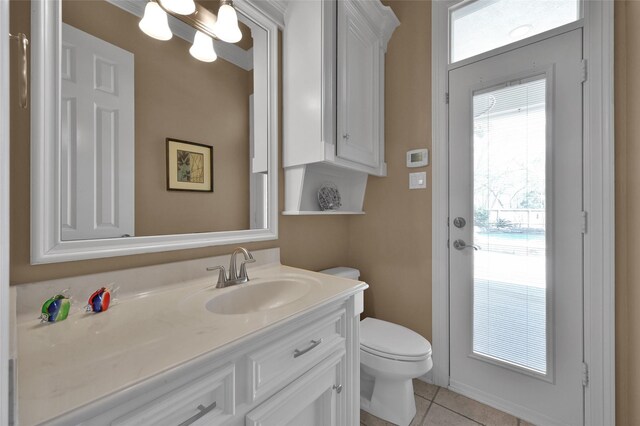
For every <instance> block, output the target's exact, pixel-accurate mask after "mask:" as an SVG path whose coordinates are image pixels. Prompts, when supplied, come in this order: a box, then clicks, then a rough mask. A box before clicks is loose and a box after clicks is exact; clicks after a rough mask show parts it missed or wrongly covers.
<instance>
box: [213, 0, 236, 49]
mask: <svg viewBox="0 0 640 426" xmlns="http://www.w3.org/2000/svg"><path fill="white" fill-rule="evenodd" d="M213 32H214V33H215V34H216V36H217V37H218V38H219V39H220V40H222V41H226V42H227V43H236V42H239V41H240V39H242V33H241V32H240V28H239V27H238V15H237V14H236V10H235V9H234V8H233V6H231V5H230V4H227V3H223V4H222V6H220V9H218V20H217V21H216V23H215V24H214V25H213Z"/></svg>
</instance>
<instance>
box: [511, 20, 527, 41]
mask: <svg viewBox="0 0 640 426" xmlns="http://www.w3.org/2000/svg"><path fill="white" fill-rule="evenodd" d="M532 28H533V27H532V26H531V25H530V24H526V25H520V26H519V27H516V28H514V29H512V30H511V31H510V32H509V37H511V38H515V39H520V38H522V37H524V36H526V35H527V34H529V31H531V29H532Z"/></svg>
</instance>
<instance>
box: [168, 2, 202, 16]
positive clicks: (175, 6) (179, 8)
mask: <svg viewBox="0 0 640 426" xmlns="http://www.w3.org/2000/svg"><path fill="white" fill-rule="evenodd" d="M160 3H162V7H164V8H165V9H167V10H168V11H169V12H173V13H177V14H178V15H191V14H193V12H195V11H196V4H195V3H194V1H193V0H160Z"/></svg>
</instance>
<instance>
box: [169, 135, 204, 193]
mask: <svg viewBox="0 0 640 426" xmlns="http://www.w3.org/2000/svg"><path fill="white" fill-rule="evenodd" d="M167 189H168V190H170V191H200V192H213V147H211V146H209V145H202V144H199V143H194V142H187V141H181V140H179V139H172V138H167Z"/></svg>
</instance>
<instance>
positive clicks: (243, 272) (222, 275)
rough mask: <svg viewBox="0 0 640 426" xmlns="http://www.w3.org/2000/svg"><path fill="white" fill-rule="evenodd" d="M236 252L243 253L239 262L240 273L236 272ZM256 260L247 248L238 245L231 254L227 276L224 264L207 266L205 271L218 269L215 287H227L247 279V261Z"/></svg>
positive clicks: (244, 281)
mask: <svg viewBox="0 0 640 426" xmlns="http://www.w3.org/2000/svg"><path fill="white" fill-rule="evenodd" d="M238 253H242V254H243V255H244V260H243V261H242V263H241V264H240V273H238V272H237V271H238V269H237V268H238V266H237V263H236V255H237V254H238ZM255 261H256V260H255V259H254V258H253V255H252V254H251V252H250V251H249V250H247V249H246V248H244V247H238V248H237V249H235V250H234V251H233V253H232V254H231V263H230V265H229V277H228V278H227V274H226V271H225V269H224V266H213V267H210V268H207V271H219V272H218V283H217V284H216V288H224V287H229V286H232V285H236V284H242V283H246V282H247V281H249V275H247V266H246V264H247V263H253V262H255Z"/></svg>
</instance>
